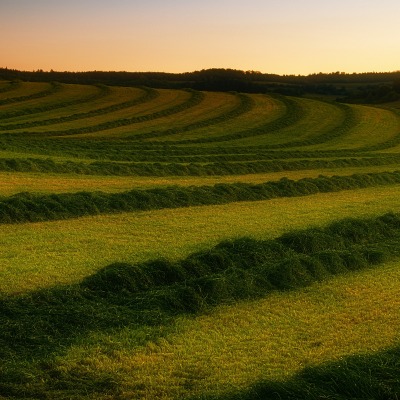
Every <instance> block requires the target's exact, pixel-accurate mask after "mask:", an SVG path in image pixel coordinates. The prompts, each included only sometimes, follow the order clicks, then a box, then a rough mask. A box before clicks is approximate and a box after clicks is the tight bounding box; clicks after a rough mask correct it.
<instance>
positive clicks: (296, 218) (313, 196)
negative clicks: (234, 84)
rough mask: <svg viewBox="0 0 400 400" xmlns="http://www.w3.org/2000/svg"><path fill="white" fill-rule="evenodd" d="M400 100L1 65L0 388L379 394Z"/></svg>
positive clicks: (26, 391)
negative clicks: (112, 80) (168, 83)
mask: <svg viewBox="0 0 400 400" xmlns="http://www.w3.org/2000/svg"><path fill="white" fill-rule="evenodd" d="M399 198H400V115H399V113H398V109H395V108H393V109H392V108H391V106H390V104H386V105H385V106H384V107H372V106H366V105H356V104H342V103H338V102H329V101H323V100H316V99H309V98H300V97H299V98H297V97H290V96H281V95H267V94H265V95H264V94H244V93H235V92H229V93H223V92H200V91H194V90H189V89H188V90H183V89H182V90H169V89H152V88H146V87H138V88H133V87H111V86H110V87H108V86H104V85H78V84H76V85H73V84H61V83H35V82H19V81H18V82H6V81H0V224H1V230H0V243H1V252H0V261H1V262H0V327H1V329H0V359H1V363H0V399H3V398H4V399H100V400H101V399H104V400H105V399H121V400H122V399H126V400H128V399H148V400H152V399H192V400H195V399H219V400H222V399H229V400H234V399H248V400H250V399H260V398H262V399H264V398H265V399H327V398H332V399H375V398H381V399H398V398H399V397H400V380H399V376H400V362H399V359H400V312H399V309H400V297H399V284H400V250H399V249H400V201H399Z"/></svg>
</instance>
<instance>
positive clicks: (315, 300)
mask: <svg viewBox="0 0 400 400" xmlns="http://www.w3.org/2000/svg"><path fill="white" fill-rule="evenodd" d="M399 284H400V268H399V263H398V262H392V263H388V264H386V265H385V266H383V267H378V268H376V269H370V270H367V271H363V272H360V273H357V274H347V275H345V276H341V277H337V278H334V279H332V280H330V281H328V282H326V283H322V284H316V285H313V286H311V287H308V288H306V289H302V290H298V291H294V292H286V293H275V294H272V295H269V296H267V297H266V298H264V299H262V300H257V301H251V302H240V303H237V304H235V305H229V306H221V307H218V308H217V309H216V310H215V311H213V312H210V313H209V314H208V315H203V316H199V317H196V318H188V317H180V318H178V319H177V320H176V322H175V324H174V326H173V328H170V329H169V332H171V331H172V332H171V333H169V334H167V335H166V336H163V337H162V338H160V339H158V340H156V341H149V342H148V343H147V345H146V346H144V347H142V348H135V346H134V345H133V343H135V337H136V335H137V333H136V332H135V331H132V330H130V329H128V328H127V329H122V330H120V331H117V332H115V331H113V332H112V333H106V334H94V335H91V336H89V338H87V339H83V340H82V341H81V342H80V343H77V344H76V345H74V346H72V347H71V348H70V349H69V350H68V352H66V354H65V356H62V357H59V358H58V360H57V362H58V363H59V367H58V368H60V369H61V370H62V371H63V373H64V374H65V375H68V374H76V373H78V374H79V373H80V374H84V373H87V372H88V371H91V372H92V373H93V375H94V376H96V375H97V374H99V376H113V377H114V380H115V381H116V382H117V384H118V391H119V393H120V394H121V395H122V396H123V398H132V399H139V398H140V399H154V398H162V399H173V398H177V396H183V397H189V396H190V395H194V394H197V395H198V394H207V393H208V394H210V393H214V394H219V395H221V394H223V393H224V392H226V391H231V390H238V389H245V388H247V387H248V386H249V385H251V384H254V383H255V382H258V381H259V380H283V379H286V378H289V377H291V376H292V375H293V374H294V373H296V372H298V371H300V370H302V369H303V368H304V367H307V366H315V365H319V364H321V363H322V362H325V361H328V360H330V361H333V360H338V359H340V358H341V357H343V356H347V355H350V354H359V353H361V354H365V353H368V354H371V353H373V352H375V351H378V350H381V349H385V348H387V347H391V346H393V345H397V344H399V343H400V336H399V329H400V314H399V312H398V310H399V307H400V299H399V297H398V287H399ZM98 396H101V395H99V394H98ZM99 398H101V397H99ZM105 398H107V397H105Z"/></svg>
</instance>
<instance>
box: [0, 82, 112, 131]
mask: <svg viewBox="0 0 400 400" xmlns="http://www.w3.org/2000/svg"><path fill="white" fill-rule="evenodd" d="M62 87H63V90H62V91H60V92H58V93H56V94H53V95H52V96H46V97H44V98H39V99H34V100H30V101H25V102H21V103H18V104H12V105H7V106H2V107H1V109H0V120H1V121H4V122H5V123H7V124H12V123H17V122H23V121H33V120H37V119H39V120H41V119H43V118H46V117H47V114H48V113H49V112H53V111H54V110H63V111H64V112H66V113H71V110H70V109H69V107H74V106H75V107H77V106H79V107H82V104H84V103H87V102H92V101H96V100H102V99H103V98H104V97H106V96H108V95H109V93H110V89H109V88H108V87H107V86H104V85H96V86H89V85H64V84H63V85H62ZM58 112H62V111H58ZM42 113H46V115H44V116H43V115H41V114H42ZM21 117H22V118H21Z"/></svg>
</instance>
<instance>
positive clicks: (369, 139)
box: [316, 105, 400, 151]
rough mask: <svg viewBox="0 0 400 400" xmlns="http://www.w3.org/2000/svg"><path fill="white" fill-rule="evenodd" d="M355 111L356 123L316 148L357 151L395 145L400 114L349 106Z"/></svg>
mask: <svg viewBox="0 0 400 400" xmlns="http://www.w3.org/2000/svg"><path fill="white" fill-rule="evenodd" d="M351 107H352V108H353V109H354V112H355V113H356V119H357V124H356V125H355V126H353V127H352V128H351V129H350V130H349V131H348V132H347V134H346V135H344V136H341V137H338V138H335V139H334V140H331V141H329V142H326V143H325V144H323V145H319V146H317V148H316V149H318V150H325V149H326V150H332V149H338V148H341V149H349V150H359V151H372V150H383V149H387V148H390V147H392V146H394V145H395V143H396V140H398V139H396V137H397V136H398V133H399V131H400V116H399V115H397V114H396V113H394V112H392V111H390V110H385V109H382V108H377V107H368V106H361V105H352V106H351Z"/></svg>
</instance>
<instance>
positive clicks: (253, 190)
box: [0, 171, 400, 224]
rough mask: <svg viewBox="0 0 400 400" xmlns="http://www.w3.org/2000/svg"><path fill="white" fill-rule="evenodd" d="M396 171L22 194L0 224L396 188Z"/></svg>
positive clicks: (2, 207)
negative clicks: (152, 187) (117, 190)
mask: <svg viewBox="0 0 400 400" xmlns="http://www.w3.org/2000/svg"><path fill="white" fill-rule="evenodd" d="M399 183H400V171H395V172H378V173H369V174H355V175H351V176H333V177H324V176H319V177H318V178H303V179H300V180H298V181H294V180H290V179H287V178H282V179H281V180H279V181H273V182H265V183H262V184H246V183H235V184H216V185H214V186H191V187H179V186H173V187H169V188H168V187H167V188H155V189H147V190H135V189H134V190H131V191H129V192H120V193H103V192H78V193H61V194H50V195H35V194H30V193H20V194H16V195H13V196H11V197H8V198H5V199H0V223H3V224H4V223H16V222H39V221H50V220H57V219H68V218H77V217H82V216H87V215H98V214H109V213H116V212H128V211H129V212H130V211H142V210H158V209H164V208H181V207H192V206H199V205H218V204H227V203H233V202H238V201H260V200H269V199H275V198H280V197H297V196H309V195H313V194H316V193H330V192H337V191H341V190H352V189H360V188H368V187H377V186H387V185H397V184H399Z"/></svg>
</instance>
